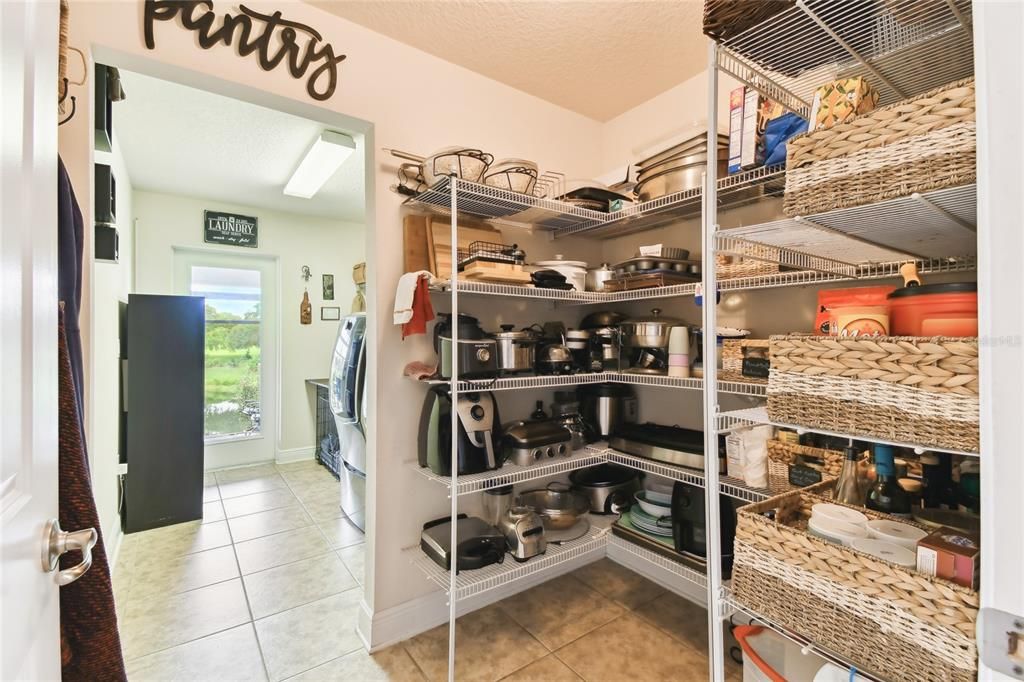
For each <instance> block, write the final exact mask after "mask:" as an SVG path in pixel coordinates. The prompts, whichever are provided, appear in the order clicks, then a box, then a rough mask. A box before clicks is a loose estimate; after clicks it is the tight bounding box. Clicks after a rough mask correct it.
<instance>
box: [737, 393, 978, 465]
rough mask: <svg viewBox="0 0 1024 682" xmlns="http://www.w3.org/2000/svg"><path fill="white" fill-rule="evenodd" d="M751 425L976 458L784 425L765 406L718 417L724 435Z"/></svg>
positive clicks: (875, 439)
mask: <svg viewBox="0 0 1024 682" xmlns="http://www.w3.org/2000/svg"><path fill="white" fill-rule="evenodd" d="M753 424H771V425H772V426H781V427H783V428H786V429H793V430H795V431H796V432H797V433H805V432H811V433H821V434H824V435H826V436H837V437H839V438H852V439H854V440H862V441H866V442H868V443H882V444H883V445H893V446H895V447H898V448H912V449H913V450H914V451H915V452H918V453H921V452H949V453H952V454H954V455H965V456H968V457H977V456H978V453H977V452H967V451H966V450H954V449H951V448H941V447H935V446H933V445H922V444H920V443H904V442H900V441H892V440H885V439H883V438H877V437H875V436H866V435H862V434H856V433H853V434H851V433H838V432H836V431H827V430H825V429H819V428H815V427H810V426H800V425H798V424H785V423H782V422H775V421H772V420H771V419H769V418H768V409H767V408H766V407H765V406H763V405H762V406H759V407H751V408H748V409H744V410H733V411H731V412H723V413H721V414H719V415H718V431H719V433H725V432H728V431H732V430H734V429H737V428H741V427H744V426H750V425H753Z"/></svg>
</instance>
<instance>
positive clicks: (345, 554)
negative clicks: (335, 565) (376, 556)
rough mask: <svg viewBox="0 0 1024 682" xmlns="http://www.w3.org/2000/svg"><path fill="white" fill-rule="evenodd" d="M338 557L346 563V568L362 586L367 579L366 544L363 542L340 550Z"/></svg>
mask: <svg viewBox="0 0 1024 682" xmlns="http://www.w3.org/2000/svg"><path fill="white" fill-rule="evenodd" d="M338 556H340V557H341V560H342V561H344V562H345V567H346V568H347V569H348V572H349V573H351V574H352V577H353V578H355V579H356V582H358V583H359V584H360V585H362V584H363V581H364V580H365V579H366V576H365V573H366V543H365V542H361V543H359V544H358V545H352V546H351V547H345V548H344V549H339V550H338Z"/></svg>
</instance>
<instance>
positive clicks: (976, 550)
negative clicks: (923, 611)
mask: <svg viewBox="0 0 1024 682" xmlns="http://www.w3.org/2000/svg"><path fill="white" fill-rule="evenodd" d="M980 563H981V542H980V539H979V537H978V534H977V533H967V532H964V531H959V530H956V529H955V528H949V527H947V526H943V527H942V528H939V529H938V530H935V531H933V532H932V533H931V534H930V535H928V536H927V537H925V538H924V539H922V540H919V541H918V543H917V570H918V571H919V572H921V573H924V574H926V575H933V576H936V577H938V578H944V579H946V580H949V581H951V582H954V583H957V584H958V585H963V586H964V587H969V588H971V589H972V590H976V589H978V569H979V568H980Z"/></svg>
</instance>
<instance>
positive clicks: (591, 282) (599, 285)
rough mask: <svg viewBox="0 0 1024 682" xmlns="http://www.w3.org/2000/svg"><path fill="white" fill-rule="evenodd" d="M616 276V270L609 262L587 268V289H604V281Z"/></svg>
mask: <svg viewBox="0 0 1024 682" xmlns="http://www.w3.org/2000/svg"><path fill="white" fill-rule="evenodd" d="M614 277H615V270H614V269H612V266H610V265H609V264H608V263H601V267H599V268H591V269H590V270H587V291H604V283H605V282H607V281H608V280H610V279H613V278H614Z"/></svg>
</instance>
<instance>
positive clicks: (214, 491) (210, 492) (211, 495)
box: [203, 483, 220, 503]
mask: <svg viewBox="0 0 1024 682" xmlns="http://www.w3.org/2000/svg"><path fill="white" fill-rule="evenodd" d="M219 499H220V488H218V487H217V484H216V483H215V484H213V485H208V486H206V487H204V488H203V502H204V503H206V502H215V501H216V500H219Z"/></svg>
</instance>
